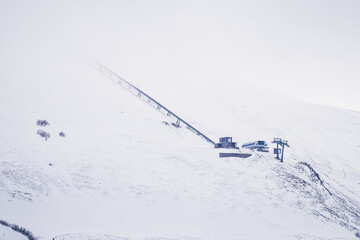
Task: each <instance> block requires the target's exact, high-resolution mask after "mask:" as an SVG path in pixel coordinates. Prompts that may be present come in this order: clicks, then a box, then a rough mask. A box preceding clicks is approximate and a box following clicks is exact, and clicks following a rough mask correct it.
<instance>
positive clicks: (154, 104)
mask: <svg viewBox="0 0 360 240" xmlns="http://www.w3.org/2000/svg"><path fill="white" fill-rule="evenodd" d="M83 58H84V60H85V61H86V62H87V63H88V64H89V65H90V66H91V67H93V68H94V69H96V70H98V71H99V72H100V73H101V74H103V75H104V76H106V77H107V78H109V79H110V80H112V81H113V82H115V83H116V84H118V85H119V86H121V87H123V88H124V89H125V90H127V91H128V92H130V93H132V94H133V95H135V96H137V97H138V98H140V99H141V100H143V101H144V102H146V103H147V104H149V105H150V106H152V107H154V108H155V109H157V110H159V111H164V113H165V114H166V115H167V116H169V117H174V118H175V119H176V123H175V124H174V125H175V126H177V127H179V126H180V123H182V124H183V125H185V126H186V128H188V129H189V130H191V131H192V132H194V133H196V134H197V135H198V136H200V137H202V138H204V139H205V140H206V141H207V142H209V143H211V144H213V145H214V144H215V142H214V141H213V140H211V139H210V138H208V137H207V136H206V135H205V134H203V133H202V132H200V131H199V130H197V129H196V128H194V127H193V126H192V125H191V124H189V123H187V122H186V121H184V120H183V119H182V118H180V117H179V116H178V115H176V114H175V113H174V112H172V111H170V110H169V109H168V108H166V107H165V106H164V105H162V104H160V103H159V102H158V101H156V100H155V99H153V98H152V97H150V96H149V95H148V94H146V93H145V92H143V91H142V90H140V89H139V88H137V87H136V86H134V85H133V84H131V83H130V82H128V81H126V80H125V79H124V78H122V77H120V76H119V75H117V74H116V73H114V72H113V71H111V70H110V69H109V68H107V67H105V66H104V65H102V64H101V63H99V62H98V61H96V60H94V59H92V58H90V57H89V56H87V55H83Z"/></svg>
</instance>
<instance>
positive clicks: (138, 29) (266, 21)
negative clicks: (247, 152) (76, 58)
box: [0, 0, 360, 111]
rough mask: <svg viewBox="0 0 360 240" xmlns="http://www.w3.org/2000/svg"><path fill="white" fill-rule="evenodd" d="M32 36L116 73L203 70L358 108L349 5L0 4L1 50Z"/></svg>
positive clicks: (359, 16)
mask: <svg viewBox="0 0 360 240" xmlns="http://www.w3.org/2000/svg"><path fill="white" fill-rule="evenodd" d="M36 36H37V37H38V38H39V36H40V38H41V39H42V40H43V41H45V40H44V39H47V37H49V38H50V36H52V37H54V36H56V37H57V38H59V39H63V40H65V41H68V42H69V43H71V44H74V45H75V46H78V47H80V48H82V49H83V50H85V51H87V52H89V53H90V54H93V55H95V56H96V57H100V58H102V59H101V60H103V61H106V59H104V58H112V59H116V58H119V59H120V58H121V59H122V61H120V60H119V63H120V62H122V63H124V68H126V67H129V66H130V65H136V64H141V65H142V66H147V67H148V69H154V67H155V66H162V68H155V69H156V70H157V71H160V70H161V69H162V70H163V71H181V70H184V69H191V68H196V67H197V66H207V67H208V68H209V71H211V69H216V70H217V71H218V70H220V71H224V72H226V73H230V74H232V75H235V76H237V77H239V78H241V79H245V80H248V81H251V82H255V83H257V84H261V85H263V86H265V87H267V88H269V89H273V90H276V91H279V92H281V93H283V94H286V95H290V96H294V97H296V98H300V99H304V100H307V101H311V102H316V103H321V104H326V105H333V106H339V107H343V108H347V109H352V110H356V111H360V94H359V92H360V67H359V66H360V1H358V0H354V1H351V0H337V1H332V0H303V1H295V0H293V1H290V0H286V1H285V0H284V1H279V0H274V1H271V0H266V1H254V0H253V1H250V0H249V1H239V0H238V1H196V0H192V1H184V0H178V1H137V0H135V1H133V0H128V1H13V0H11V1H10V0H8V1H6V0H0V44H1V47H0V49H3V50H5V49H9V48H10V49H11V48H16V47H17V46H19V45H23V46H27V47H30V46H31V45H32V44H34V42H38V40H39V39H37V37H36ZM124 59H125V60H126V61H124ZM125 62H126V64H127V66H125ZM118 69H121V66H120V67H119V68H118ZM144 69H146V68H144ZM118 73H119V74H120V75H121V74H122V73H121V71H120V72H118ZM174 74H175V72H174ZM129 80H130V81H131V79H129Z"/></svg>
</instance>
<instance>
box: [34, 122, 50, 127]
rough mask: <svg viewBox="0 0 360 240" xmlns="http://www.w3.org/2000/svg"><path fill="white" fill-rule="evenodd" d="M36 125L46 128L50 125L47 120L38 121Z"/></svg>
mask: <svg viewBox="0 0 360 240" xmlns="http://www.w3.org/2000/svg"><path fill="white" fill-rule="evenodd" d="M36 125H38V126H43V127H45V126H47V125H49V122H48V121H46V120H37V122H36Z"/></svg>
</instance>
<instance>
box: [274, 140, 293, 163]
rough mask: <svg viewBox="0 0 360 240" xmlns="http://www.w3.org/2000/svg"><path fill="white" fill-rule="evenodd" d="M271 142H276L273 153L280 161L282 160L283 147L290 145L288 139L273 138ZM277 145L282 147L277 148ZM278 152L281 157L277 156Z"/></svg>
mask: <svg viewBox="0 0 360 240" xmlns="http://www.w3.org/2000/svg"><path fill="white" fill-rule="evenodd" d="M272 143H276V148H274V154H276V159H278V160H280V162H284V149H285V146H286V147H290V146H289V144H288V141H286V140H282V139H281V138H274V141H272ZM279 145H280V146H281V147H282V149H281V148H279ZM279 153H281V158H279Z"/></svg>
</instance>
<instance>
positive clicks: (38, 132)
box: [37, 129, 50, 140]
mask: <svg viewBox="0 0 360 240" xmlns="http://www.w3.org/2000/svg"><path fill="white" fill-rule="evenodd" d="M37 134H39V135H40V136H41V137H43V138H45V140H47V139H48V138H50V133H48V132H45V131H43V130H40V129H39V130H38V131H37Z"/></svg>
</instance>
